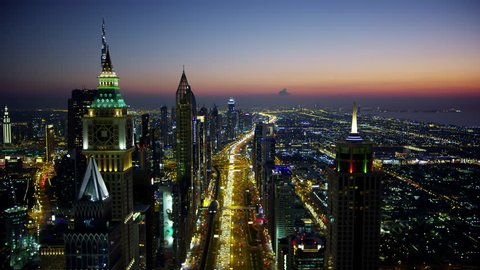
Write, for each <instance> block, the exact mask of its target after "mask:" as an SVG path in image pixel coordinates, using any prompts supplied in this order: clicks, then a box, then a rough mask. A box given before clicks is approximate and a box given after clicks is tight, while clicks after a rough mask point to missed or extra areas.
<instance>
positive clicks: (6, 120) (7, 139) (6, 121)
mask: <svg viewBox="0 0 480 270" xmlns="http://www.w3.org/2000/svg"><path fill="white" fill-rule="evenodd" d="M3 143H4V144H11V143H12V124H11V123H10V116H9V115H8V108H7V106H5V111H4V113H3Z"/></svg>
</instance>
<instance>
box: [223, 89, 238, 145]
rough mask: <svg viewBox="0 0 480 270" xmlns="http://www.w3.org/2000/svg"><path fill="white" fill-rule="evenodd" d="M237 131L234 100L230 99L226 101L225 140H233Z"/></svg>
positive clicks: (236, 113)
mask: <svg viewBox="0 0 480 270" xmlns="http://www.w3.org/2000/svg"><path fill="white" fill-rule="evenodd" d="M237 129H238V112H237V111H236V110H235V100H234V99H233V98H232V97H231V98H230V99H229V100H228V110H227V130H226V136H227V140H229V141H231V140H235V138H236V133H237Z"/></svg>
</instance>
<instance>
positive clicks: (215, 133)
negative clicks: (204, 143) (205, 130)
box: [208, 105, 222, 153]
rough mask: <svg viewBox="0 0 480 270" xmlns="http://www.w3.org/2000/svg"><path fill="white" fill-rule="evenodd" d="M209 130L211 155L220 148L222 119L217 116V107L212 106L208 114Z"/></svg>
mask: <svg viewBox="0 0 480 270" xmlns="http://www.w3.org/2000/svg"><path fill="white" fill-rule="evenodd" d="M208 119H209V121H208V122H209V128H210V145H211V146H210V148H211V149H212V150H211V151H212V153H217V152H218V151H220V148H222V134H221V132H222V118H221V116H220V115H219V114H218V109H217V106H216V105H214V106H213V109H211V110H210V114H209V117H208Z"/></svg>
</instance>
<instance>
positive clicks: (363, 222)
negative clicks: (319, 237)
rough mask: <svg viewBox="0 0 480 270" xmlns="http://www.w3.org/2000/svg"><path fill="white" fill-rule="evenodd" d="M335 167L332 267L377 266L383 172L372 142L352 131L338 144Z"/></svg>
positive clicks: (331, 173) (329, 261) (330, 201)
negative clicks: (376, 164)
mask: <svg viewBox="0 0 480 270" xmlns="http://www.w3.org/2000/svg"><path fill="white" fill-rule="evenodd" d="M335 163H336V168H334V169H332V170H330V171H329V174H328V214H329V220H330V222H328V226H327V229H328V240H327V257H326V258H327V264H328V266H329V267H332V268H333V269H377V268H378V253H379V238H380V204H381V200H380V194H381V187H380V181H381V179H380V174H379V172H376V171H375V170H374V169H373V144H372V143H370V142H365V141H363V139H362V138H361V137H360V135H359V133H358V131H357V107H356V104H354V109H353V115H352V130H351V133H350V135H349V136H348V137H347V139H346V140H345V141H341V142H338V143H337V150H336V160H335Z"/></svg>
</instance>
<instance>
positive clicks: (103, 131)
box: [95, 126, 112, 143]
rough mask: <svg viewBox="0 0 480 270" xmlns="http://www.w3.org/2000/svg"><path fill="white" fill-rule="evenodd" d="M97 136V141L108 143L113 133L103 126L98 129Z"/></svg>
mask: <svg viewBox="0 0 480 270" xmlns="http://www.w3.org/2000/svg"><path fill="white" fill-rule="evenodd" d="M96 133H97V134H95V135H96V136H97V139H98V140H99V141H100V142H104V143H105V142H107V141H108V139H109V138H110V137H111V136H112V132H111V129H110V128H109V127H108V126H101V127H99V128H98V129H97V132H96Z"/></svg>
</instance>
